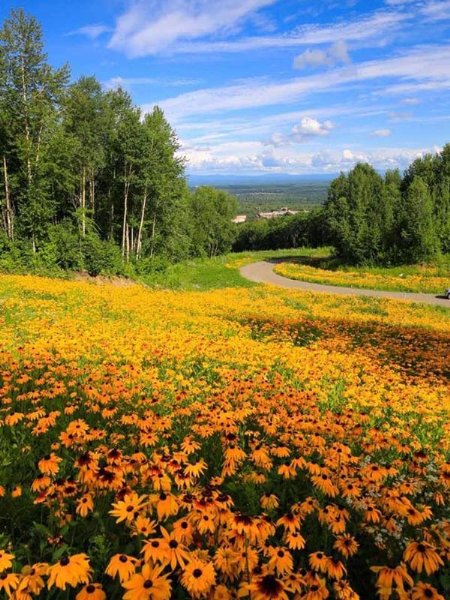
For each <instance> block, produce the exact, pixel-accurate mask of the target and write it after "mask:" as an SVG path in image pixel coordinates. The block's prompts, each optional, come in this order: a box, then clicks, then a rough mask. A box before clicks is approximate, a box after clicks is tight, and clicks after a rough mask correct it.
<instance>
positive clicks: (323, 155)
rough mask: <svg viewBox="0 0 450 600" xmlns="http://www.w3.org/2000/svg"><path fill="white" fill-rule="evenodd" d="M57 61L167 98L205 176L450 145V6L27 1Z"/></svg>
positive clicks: (340, 166)
mask: <svg viewBox="0 0 450 600" xmlns="http://www.w3.org/2000/svg"><path fill="white" fill-rule="evenodd" d="M18 7H23V8H24V9H25V11H26V12H28V13H31V14H32V15H34V16H35V17H36V18H37V19H38V21H39V22H40V23H41V25H42V27H43V31H44V37H45V44H46V50H47V52H48V55H49V61H50V62H51V64H53V65H55V66H60V65H61V64H63V63H64V62H68V63H69V64H70V67H71V73H72V79H73V80H75V79H77V78H78V77H79V76H81V75H95V76H96V77H97V78H98V79H99V80H100V81H101V83H102V85H103V86H104V88H105V89H110V88H113V87H116V86H118V85H121V86H122V87H124V88H125V89H127V90H128V91H129V92H130V93H131V95H132V97H133V100H134V102H135V103H136V104H138V105H139V106H141V107H142V110H143V111H149V110H152V108H153V106H154V105H155V104H157V105H159V106H160V107H161V108H162V109H163V110H164V112H165V114H166V117H167V119H168V120H169V122H170V123H171V125H172V126H173V127H174V129H175V131H176V133H177V135H178V137H179V140H180V143H181V154H182V155H183V156H185V157H186V159H187V172H188V173H189V174H196V175H214V174H224V175H226V174H232V175H253V174H255V175H259V174H268V173H290V174H322V173H324V174H326V173H336V172H339V171H341V170H344V171H345V170H348V169H350V168H351V167H352V166H353V165H354V164H355V163H356V162H358V161H368V162H370V163H371V164H372V165H373V166H374V167H375V168H377V169H379V170H385V169H388V168H397V167H398V168H400V169H402V170H403V169H404V168H406V166H407V165H408V164H409V163H410V162H411V161H412V160H414V159H415V158H416V157H417V156H420V155H422V154H424V153H426V152H436V151H439V150H440V149H441V148H442V146H443V145H444V144H445V143H447V142H450V112H449V108H450V103H449V96H448V92H449V88H450V0H321V1H317V2H316V1H311V0H278V1H277V0H96V1H95V2H93V1H92V0H77V2H73V3H69V2H61V0H23V1H22V2H15V1H11V2H4V3H2V5H1V7H0V19H1V20H2V21H3V19H4V18H5V17H6V16H7V15H8V13H9V10H10V9H11V8H18Z"/></svg>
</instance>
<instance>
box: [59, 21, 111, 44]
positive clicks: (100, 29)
mask: <svg viewBox="0 0 450 600" xmlns="http://www.w3.org/2000/svg"><path fill="white" fill-rule="evenodd" d="M111 31H114V29H113V28H112V27H108V25H103V24H102V23H96V24H94V25H85V26H84V27H80V28H79V29H75V30H74V31H69V33H67V34H66V35H84V36H86V37H88V38H89V39H91V40H96V39H97V38H98V37H100V36H101V35H103V34H104V33H109V32H111Z"/></svg>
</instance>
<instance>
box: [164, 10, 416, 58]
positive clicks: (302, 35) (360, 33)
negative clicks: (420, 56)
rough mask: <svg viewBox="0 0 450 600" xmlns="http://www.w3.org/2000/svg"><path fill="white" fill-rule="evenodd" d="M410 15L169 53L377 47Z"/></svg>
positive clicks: (185, 46) (388, 14)
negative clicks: (339, 43) (347, 45)
mask: <svg viewBox="0 0 450 600" xmlns="http://www.w3.org/2000/svg"><path fill="white" fill-rule="evenodd" d="M409 19H411V15H408V14H407V13H403V12H398V11H379V12H376V13H374V14H372V15H370V16H368V17H365V18H361V17H358V18H357V19H355V20H353V21H349V22H345V23H337V24H332V25H320V26H319V25H304V26H302V27H298V28H297V29H295V30H294V31H293V32H291V34H289V35H282V36H254V37H247V38H240V39H236V40H233V41H229V40H224V41H216V40H214V41H197V42H195V41H193V42H188V43H178V44H177V45H176V46H173V47H171V48H170V51H171V52H172V53H184V54H189V53H191V54H193V53H198V54H201V53H211V52H249V51H253V50H265V49H269V50H273V49H276V48H290V47H292V48H294V47H297V46H314V45H319V44H333V43H336V40H343V41H345V42H352V43H353V44H352V45H355V44H356V43H361V44H362V43H363V44H364V45H365V46H367V45H368V44H369V43H372V42H373V43H375V44H376V45H378V44H379V42H380V39H382V38H383V37H385V36H388V35H392V34H393V33H395V32H396V31H398V30H401V29H402V28H403V27H404V25H405V23H406V22H407V21H408V20H409Z"/></svg>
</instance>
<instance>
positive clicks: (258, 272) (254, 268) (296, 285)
mask: <svg viewBox="0 0 450 600" xmlns="http://www.w3.org/2000/svg"><path fill="white" fill-rule="evenodd" d="M280 262H284V261H283V260H282V259H280V260H272V261H269V260H264V261H261V262H256V263H251V264H249V265H245V266H244V267H242V268H241V269H240V273H241V275H242V276H243V277H245V278H246V279H249V280H250V281H255V282H256V283H269V284H272V285H278V286H280V287H284V288H288V289H293V290H303V291H305V292H321V293H324V294H338V295H343V296H348V295H350V296H372V297H374V298H391V299H393V300H408V301H409V302H422V303H424V304H434V305H436V306H445V307H446V308H449V309H450V300H447V298H445V296H439V295H434V294H415V293H404V292H388V291H382V290H366V289H360V288H352V287H338V286H335V285H323V284H320V283H309V282H307V281H297V280H294V279H287V278H286V277H282V276H281V275H277V274H276V273H274V271H273V269H274V267H275V265H277V264H278V263H280Z"/></svg>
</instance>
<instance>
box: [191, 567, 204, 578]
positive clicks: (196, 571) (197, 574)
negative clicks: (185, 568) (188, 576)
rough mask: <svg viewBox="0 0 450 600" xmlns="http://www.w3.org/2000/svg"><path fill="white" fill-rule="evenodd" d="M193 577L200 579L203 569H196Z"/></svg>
mask: <svg viewBox="0 0 450 600" xmlns="http://www.w3.org/2000/svg"><path fill="white" fill-rule="evenodd" d="M192 575H193V576H194V577H195V578H196V579H198V578H199V577H201V576H202V570H201V569H195V570H194V572H193V573H192Z"/></svg>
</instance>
